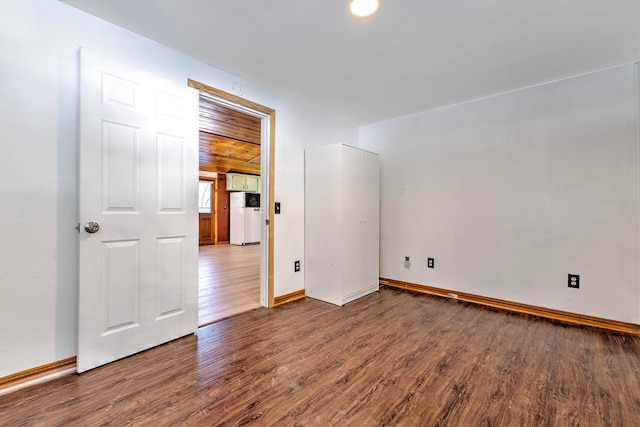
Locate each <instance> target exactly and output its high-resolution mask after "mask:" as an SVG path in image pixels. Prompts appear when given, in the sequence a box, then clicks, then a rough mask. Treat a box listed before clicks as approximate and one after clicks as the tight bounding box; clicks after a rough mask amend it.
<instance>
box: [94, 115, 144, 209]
mask: <svg viewBox="0 0 640 427" xmlns="http://www.w3.org/2000/svg"><path fill="white" fill-rule="evenodd" d="M102 149H103V152H104V154H103V159H104V162H103V165H102V173H103V177H102V182H103V193H102V194H103V209H104V211H105V212H137V211H138V206H139V185H140V165H139V162H140V146H139V135H138V129H137V128H135V127H132V126H127V125H126V124H120V123H109V122H103V123H102Z"/></svg>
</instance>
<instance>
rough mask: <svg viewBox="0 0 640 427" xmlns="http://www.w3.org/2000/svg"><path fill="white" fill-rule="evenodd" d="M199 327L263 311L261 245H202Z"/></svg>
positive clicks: (199, 270)
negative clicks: (261, 299)
mask: <svg viewBox="0 0 640 427" xmlns="http://www.w3.org/2000/svg"><path fill="white" fill-rule="evenodd" d="M198 264H199V265H198V287H199V289H198V324H199V325H200V326H203V325H208V324H210V323H212V322H215V321H218V320H220V319H226V318H227V317H230V316H235V315H236V314H240V313H244V312H246V311H250V310H254V309H256V308H260V307H261V305H260V245H246V246H238V245H209V246H200V254H199V263H198Z"/></svg>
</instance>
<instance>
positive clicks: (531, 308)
mask: <svg viewBox="0 0 640 427" xmlns="http://www.w3.org/2000/svg"><path fill="white" fill-rule="evenodd" d="M380 284H381V285H386V286H390V287H393V288H399V289H406V290H409V291H415V292H420V293H423V294H429V295H436V296H440V297H445V298H453V299H458V300H461V301H466V302H471V303H475V304H481V305H486V306H489V307H494V308H499V309H503V310H509V311H516V312H518V313H526V314H532V315H534V316H539V317H544V318H547V319H553V320H558V321H560V322H566V323H572V324H577V325H583V326H592V327H594V328H601V329H607V330H610V331H616V332H623V333H626V334H631V335H640V325H636V324H635V323H627V322H620V321H617V320H610V319H604V318H601V317H595V316H588V315H585V314H577V313H571V312H568V311H562V310H556V309H553V308H546V307H539V306H536V305H530V304H524V303H520V302H512V301H507V300H502V299H498V298H491V297H485V296H481V295H475V294H469V293H466V292H457V291H452V290H448V289H442V288H436V287H433V286H427V285H418V284H416V283H409V282H403V281H400V280H394V279H387V278H384V277H381V278H380Z"/></svg>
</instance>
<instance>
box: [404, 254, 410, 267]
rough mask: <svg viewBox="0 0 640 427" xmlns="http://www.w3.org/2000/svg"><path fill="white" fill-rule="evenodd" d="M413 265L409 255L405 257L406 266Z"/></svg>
mask: <svg viewBox="0 0 640 427" xmlns="http://www.w3.org/2000/svg"><path fill="white" fill-rule="evenodd" d="M410 267H411V261H410V259H409V257H408V256H406V257H404V268H410Z"/></svg>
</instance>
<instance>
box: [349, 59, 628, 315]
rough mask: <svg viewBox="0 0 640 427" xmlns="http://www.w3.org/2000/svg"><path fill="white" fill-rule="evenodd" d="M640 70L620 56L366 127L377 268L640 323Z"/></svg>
mask: <svg viewBox="0 0 640 427" xmlns="http://www.w3.org/2000/svg"><path fill="white" fill-rule="evenodd" d="M469 78H473V75H472V70H470V75H469ZM634 79H635V76H634V66H633V65H627V66H621V67H617V68H614V69H610V70H606V71H601V72H597V73H593V74H589V75H583V76H578V77H574V78H570V79H566V80H562V81H558V82H554V83H550V84H546V85H542V86H538V87H532V88H527V89H523V90H519V91H515V92H511V93H506V94H502V95H498V96H494V97H490V98H485V99H482V100H478V101H475V102H470V103H465V104H460V105H456V106H452V107H449V108H443V109H439V110H435V111H430V112H425V113H421V114H417V115H413V116H409V117H404V118H399V119H396V120H391V121H387V122H383V123H377V124H373V125H370V126H366V127H364V128H361V130H360V146H361V147H363V148H365V149H368V150H371V151H374V152H378V153H380V155H381V164H382V166H381V167H382V182H381V188H382V189H381V192H382V195H381V245H380V246H381V272H380V275H381V276H382V277H387V278H392V279H397V280H403V281H408V282H413V283H419V284H426V285H431V286H436V287H442V288H446V289H451V290H457V291H463V292H470V293H474V294H479V295H484V296H490V297H495V298H501V299H506V300H510V301H517V302H523V303H528V304H534V305H538V306H544V307H550V308H555V309H560V310H566V311H570V312H575V313H582V314H587V315H593V316H599V317H604V318H609V319H615V320H620V321H627V322H635V323H640V317H639V315H638V304H639V297H638V291H639V287H638V283H637V280H638V279H637V275H636V261H637V248H638V246H637V240H636V239H637V237H636V226H637V219H636V214H637V213H636V195H637V194H638V182H637V179H638V178H637V177H638V172H639V171H638V166H637V164H638V139H637V134H636V129H635V128H636V119H637V114H638V112H637V111H636V110H635V106H636V105H637V88H635V87H634ZM404 256H410V257H411V261H412V263H411V268H410V269H408V270H407V269H405V268H404V267H403V257H404ZM427 257H434V258H435V259H436V268H435V269H427V268H426V258H427ZM568 273H576V274H580V279H581V284H580V289H579V290H576V289H569V288H568V287H567V274H568Z"/></svg>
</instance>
